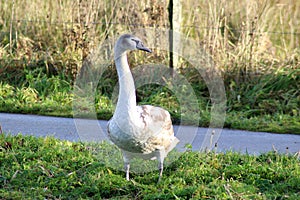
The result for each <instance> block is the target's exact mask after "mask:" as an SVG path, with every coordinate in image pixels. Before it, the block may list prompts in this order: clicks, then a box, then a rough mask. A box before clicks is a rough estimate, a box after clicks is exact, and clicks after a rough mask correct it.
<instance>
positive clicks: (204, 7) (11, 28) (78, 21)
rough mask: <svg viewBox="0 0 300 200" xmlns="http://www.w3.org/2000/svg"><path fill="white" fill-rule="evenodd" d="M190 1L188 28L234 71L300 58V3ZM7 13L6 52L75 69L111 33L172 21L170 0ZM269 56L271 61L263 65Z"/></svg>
mask: <svg viewBox="0 0 300 200" xmlns="http://www.w3.org/2000/svg"><path fill="white" fill-rule="evenodd" d="M182 6H183V7H182V11H183V12H182V18H183V21H182V33H183V34H184V35H186V36H187V37H191V38H193V39H195V40H197V41H199V43H200V44H202V46H203V48H204V49H206V50H207V51H209V52H210V53H211V54H212V55H213V58H214V61H215V62H216V64H217V65H218V67H220V68H221V69H223V70H224V71H226V72H228V71H229V72H235V73H236V72H240V71H243V72H264V71H268V70H270V69H269V68H272V67H273V66H276V67H278V66H277V65H274V63H277V62H280V61H283V60H286V59H292V60H293V59H296V58H295V57H297V58H299V49H297V48H298V44H299V39H300V35H299V32H300V25H299V21H298V20H297V19H299V18H300V2H299V1H296V0H278V1H267V0H264V1H254V0H251V1H244V0H239V1H230V2H228V1H225V0H222V1H218V0H213V1H195V0H187V1H184V2H182ZM0 11H1V15H0V24H1V26H0V31H1V32H0V33H1V35H0V40H1V46H0V56H1V57H2V58H4V59H5V58H6V57H12V58H13V59H17V60H25V61H26V62H30V61H32V60H44V61H46V63H50V65H55V66H56V68H60V69H62V68H64V69H65V71H66V72H67V73H69V72H70V73H71V74H73V75H74V74H75V73H76V72H77V70H78V69H79V68H80V66H81V62H82V60H84V59H85V58H86V57H87V55H88V54H89V52H90V50H91V49H92V48H94V47H95V46H96V45H98V44H101V42H102V41H104V40H105V39H106V38H108V37H114V36H115V35H118V34H120V33H121V32H127V31H129V32H134V31H135V30H136V29H139V28H142V27H155V28H168V26H169V22H168V1H162V0H148V1H143V2H138V1H124V0H118V1H115V2H111V1H102V0H92V1H79V0H78V1H72V0H65V1H57V2H53V1H40V0H33V1H30V2H29V1H28V0H14V1H4V2H1V6H0ZM162 54H163V56H162ZM155 58H160V59H162V60H163V59H166V58H167V54H164V53H162V52H159V55H158V56H157V55H156V56H155ZM266 60H267V61H268V63H270V64H268V66H266V65H262V64H261V62H265V61H266ZM46 66H47V64H46ZM50 67H51V66H50Z"/></svg>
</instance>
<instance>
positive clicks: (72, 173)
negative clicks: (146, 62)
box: [0, 134, 300, 199]
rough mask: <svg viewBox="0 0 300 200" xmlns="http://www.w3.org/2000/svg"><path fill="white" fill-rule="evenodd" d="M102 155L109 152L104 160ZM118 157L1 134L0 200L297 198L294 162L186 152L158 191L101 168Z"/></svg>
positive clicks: (152, 178) (137, 178)
mask: <svg viewBox="0 0 300 200" xmlns="http://www.w3.org/2000/svg"><path fill="white" fill-rule="evenodd" d="M96 147H97V148H96ZM96 149H98V152H97V155H96V154H95V150H96ZM104 150H105V151H104ZM115 151H116V152H115ZM108 152H110V153H111V152H115V153H113V154H111V155H110V156H107V155H106V154H107V153H108ZM102 154H103V155H104V154H105V155H104V156H103V155H102ZM119 154H120V152H119V151H117V150H116V148H115V147H113V146H111V145H109V144H106V143H103V144H98V146H94V145H91V144H90V145H89V144H82V143H70V142H67V141H61V140H57V139H54V138H36V137H32V136H21V135H18V136H10V135H4V134H1V135H0V160H1V162H0V183H1V184H0V198H1V199H31V198H34V199H73V198H76V199H297V198H298V197H299V195H300V193H299V191H300V186H299V185H300V178H299V177H300V174H299V172H300V165H299V155H283V154H281V155H278V154H276V153H273V152H270V153H266V154H262V155H260V156H253V155H242V154H239V153H232V152H226V153H219V154H216V153H209V154H203V153H197V152H186V153H183V154H182V155H181V156H180V157H179V158H178V159H176V160H175V161H174V162H173V163H171V164H170V165H168V166H167V167H166V169H165V171H164V176H163V179H162V181H161V182H160V183H159V184H158V185H157V184H156V181H157V178H158V173H157V171H153V172H150V173H145V174H132V180H131V181H130V182H127V181H126V180H125V178H124V172H122V171H118V170H115V168H110V167H108V166H107V165H105V164H104V163H105V162H104V161H103V159H114V158H115V157H118V156H120V155H119ZM174 154H176V152H174ZM101 155H102V156H101ZM101 159H102V160H101ZM115 159H118V158H115ZM119 164H120V165H121V163H119ZM120 167H122V165H121V166H120Z"/></svg>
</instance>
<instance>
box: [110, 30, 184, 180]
mask: <svg viewBox="0 0 300 200" xmlns="http://www.w3.org/2000/svg"><path fill="white" fill-rule="evenodd" d="M129 50H142V51H146V52H151V50H150V49H148V48H147V47H145V46H144V44H143V42H142V41H141V40H140V39H139V38H137V37H135V36H133V35H130V34H124V35H121V36H120V38H119V39H118V40H117V42H116V44H115V48H114V59H115V64H116V68H117V72H118V78H119V96H118V102H117V106H116V110H115V113H114V115H113V117H112V118H111V119H110V120H109V122H108V125H107V130H108V136H109V138H110V140H111V141H112V142H113V143H114V144H116V145H117V146H118V147H119V148H120V149H121V151H122V153H123V159H124V168H125V172H126V179H127V180H129V168H130V160H131V159H132V158H134V157H140V158H143V159H151V160H154V159H157V160H158V163H159V164H158V169H159V180H160V179H161V177H162V172H163V162H164V159H165V157H166V156H167V154H168V153H169V152H170V151H171V150H172V149H173V148H174V147H175V146H176V144H177V143H178V142H179V140H178V139H177V138H176V137H175V136H174V131H173V126H172V121H171V118H170V114H169V112H168V111H166V110H164V109H162V108H160V107H154V106H150V105H143V106H137V104H136V95H135V86H134V80H133V77H132V74H131V71H130V68H129V65H128V62H127V55H126V54H127V51H129Z"/></svg>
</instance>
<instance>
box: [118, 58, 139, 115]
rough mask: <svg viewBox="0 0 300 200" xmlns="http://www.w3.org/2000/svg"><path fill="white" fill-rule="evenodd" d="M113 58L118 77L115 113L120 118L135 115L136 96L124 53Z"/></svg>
mask: <svg viewBox="0 0 300 200" xmlns="http://www.w3.org/2000/svg"><path fill="white" fill-rule="evenodd" d="M119 55H120V56H118V57H117V58H115V63H116V67H117V72H118V77H119V97H118V102H117V107H116V111H115V113H116V114H117V115H119V116H120V115H121V116H124V117H125V116H128V115H129V116H130V115H131V114H133V113H135V109H136V95H135V86H134V80H133V77H132V74H131V71H130V68H129V65H128V61H127V56H126V52H123V53H122V54H119Z"/></svg>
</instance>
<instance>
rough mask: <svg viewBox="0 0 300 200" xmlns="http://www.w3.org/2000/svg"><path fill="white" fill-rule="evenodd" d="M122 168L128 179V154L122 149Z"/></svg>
mask: <svg viewBox="0 0 300 200" xmlns="http://www.w3.org/2000/svg"><path fill="white" fill-rule="evenodd" d="M123 160H124V170H125V173H126V180H127V181H129V169H130V156H129V155H128V154H126V152H125V151H123Z"/></svg>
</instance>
